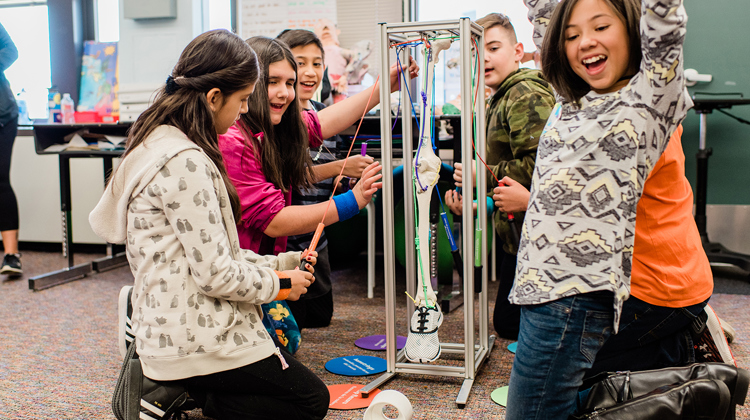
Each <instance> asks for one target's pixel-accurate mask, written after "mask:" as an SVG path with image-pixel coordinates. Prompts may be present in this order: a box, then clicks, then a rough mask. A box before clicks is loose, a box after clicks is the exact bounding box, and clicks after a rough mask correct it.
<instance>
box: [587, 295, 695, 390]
mask: <svg viewBox="0 0 750 420" xmlns="http://www.w3.org/2000/svg"><path fill="white" fill-rule="evenodd" d="M705 306H706V302H701V303H698V304H696V305H692V306H687V307H684V308H667V307H664V306H656V305H652V304H650V303H646V302H644V301H642V300H640V299H638V298H636V297H633V296H630V298H628V300H626V301H625V304H624V305H623V307H622V316H621V317H620V330H619V331H618V333H617V334H616V335H613V336H612V337H610V338H609V340H607V342H606V343H605V344H604V346H603V347H602V349H601V350H600V351H599V353H598V354H597V355H596V361H595V362H594V365H593V366H592V367H591V370H589V372H587V373H586V377H587V378H588V377H591V376H594V375H596V374H597V373H600V372H608V371H620V370H633V371H636V370H651V369H661V368H665V367H672V366H685V365H688V364H691V363H694V362H695V350H694V349H693V339H692V335H691V333H690V325H691V324H692V323H693V320H695V318H696V317H697V316H698V315H699V314H700V313H701V312H702V311H703V308H704V307H705Z"/></svg>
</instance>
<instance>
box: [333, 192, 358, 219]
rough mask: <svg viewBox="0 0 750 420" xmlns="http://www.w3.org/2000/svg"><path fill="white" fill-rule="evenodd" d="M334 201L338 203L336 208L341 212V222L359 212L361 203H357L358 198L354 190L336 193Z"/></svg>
mask: <svg viewBox="0 0 750 420" xmlns="http://www.w3.org/2000/svg"><path fill="white" fill-rule="evenodd" d="M333 202H334V203H336V210H337V211H338V213H339V222H341V221H344V220H347V219H351V218H352V217H354V216H356V215H357V214H359V205H358V204H357V198H356V197H354V191H349V192H347V193H346V194H339V195H334V196H333Z"/></svg>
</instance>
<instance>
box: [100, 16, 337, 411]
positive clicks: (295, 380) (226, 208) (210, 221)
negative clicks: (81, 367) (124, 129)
mask: <svg viewBox="0 0 750 420" xmlns="http://www.w3.org/2000/svg"><path fill="white" fill-rule="evenodd" d="M258 75H259V66H258V60H257V57H256V55H255V53H254V52H253V50H252V48H250V47H249V46H248V45H247V44H246V43H245V42H244V41H243V40H242V39H240V38H239V37H237V36H236V35H234V34H232V33H230V32H228V31H225V30H217V31H210V32H206V33H204V34H202V35H200V36H198V37H197V38H195V39H194V40H193V41H191V42H190V44H188V46H187V47H186V48H185V50H184V51H183V52H182V55H181V56H180V59H179V61H178V62H177V65H176V66H175V68H174V69H173V71H172V75H171V76H169V78H168V79H167V83H166V86H165V87H164V88H162V90H161V91H160V92H159V94H158V96H157V99H156V101H155V102H154V104H153V105H152V106H151V107H150V108H149V109H148V110H146V111H145V112H144V113H143V114H142V115H141V116H140V117H139V118H138V120H137V121H136V123H135V124H134V125H133V127H132V128H131V130H130V135H129V138H128V142H127V149H126V152H125V154H124V159H123V161H122V163H121V164H120V166H119V167H118V168H117V171H116V172H115V173H114V175H113V176H112V179H111V180H110V182H109V184H108V185H107V189H106V191H105V192H104V195H103V196H102V199H101V201H100V202H99V204H98V205H97V206H96V208H95V209H94V211H93V212H92V213H91V215H90V216H89V221H90V223H91V225H92V227H93V229H94V231H95V232H96V233H97V234H98V235H99V236H101V237H102V238H104V239H106V240H107V241H108V242H111V243H119V242H126V245H127V255H128V261H129V263H130V268H131V271H132V272H133V276H134V277H135V284H134V287H133V292H132V300H131V303H132V307H133V312H132V317H131V319H132V323H133V326H132V329H133V331H134V334H135V341H134V345H135V346H136V352H137V353H138V356H139V359H140V362H141V365H142V369H143V374H144V376H146V377H148V378H150V379H152V380H155V381H176V383H180V384H181V385H183V386H185V387H186V388H187V390H188V392H189V393H190V395H191V396H192V397H193V398H194V399H195V400H196V402H197V403H198V404H199V405H200V406H202V407H203V410H204V414H206V415H208V416H212V417H219V418H226V419H240V418H242V419H255V418H276V417H278V418H285V419H286V418H289V419H320V418H323V417H324V416H325V414H326V412H327V409H328V403H329V394H328V390H327V388H326V386H325V384H323V382H322V381H321V380H320V379H319V378H318V377H317V376H316V375H315V374H314V373H312V372H311V371H310V370H309V369H307V368H306V367H305V366H304V365H302V364H301V363H299V362H297V361H296V360H294V358H293V357H292V356H290V355H289V354H288V353H285V352H284V351H283V350H280V349H279V348H277V347H276V346H275V345H274V343H273V341H272V339H271V337H270V336H269V334H268V333H267V332H266V330H265V328H264V327H263V324H262V323H261V317H262V313H261V308H260V305H261V304H263V303H267V302H271V301H273V300H276V299H297V298H299V296H300V295H301V294H304V293H305V292H306V290H307V289H306V288H307V287H308V286H309V285H310V284H311V282H312V281H313V280H314V278H313V277H312V274H311V273H309V272H303V271H300V270H294V268H295V267H296V266H298V265H299V264H300V258H301V256H300V253H299V252H290V253H284V254H280V255H278V256H262V255H258V254H256V253H254V252H251V251H247V250H244V249H241V248H240V245H239V238H238V235H237V229H236V226H235V220H237V219H236V218H237V217H238V214H239V199H238V196H237V191H236V189H235V188H234V186H233V185H232V183H231V182H229V178H228V177H227V174H226V168H225V166H224V163H223V160H222V157H221V153H220V151H219V147H218V135H220V134H223V133H225V132H226V131H227V130H228V129H229V127H230V126H231V125H232V124H234V123H235V121H237V120H238V119H239V117H240V115H242V114H243V113H245V112H247V109H248V97H249V96H250V95H251V94H252V92H253V90H254V88H255V84H256V81H257V80H258ZM316 256H317V254H315V253H314V252H313V253H311V254H310V255H309V256H308V257H307V261H309V264H307V268H308V270H309V271H310V272H312V266H311V264H314V263H315V257H316ZM170 383H175V382H170Z"/></svg>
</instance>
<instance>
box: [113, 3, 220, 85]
mask: <svg viewBox="0 0 750 420" xmlns="http://www.w3.org/2000/svg"><path fill="white" fill-rule="evenodd" d="M124 1H127V0H120V43H119V54H120V57H119V66H120V91H121V92H130V91H138V90H143V89H145V88H149V89H150V88H152V87H154V88H158V87H159V86H161V85H162V84H164V81H165V80H166V79H167V76H169V74H170V73H171V72H172V68H173V67H174V65H175V63H177V59H178V58H179V57H180V53H181V52H182V50H183V49H184V48H185V46H186V45H187V44H188V43H189V42H190V41H191V40H192V39H193V38H195V37H196V36H198V35H200V34H201V33H203V32H205V29H204V28H207V27H208V19H206V22H205V23H204V19H203V13H202V10H203V7H204V1H208V0H177V18H176V19H145V20H144V19H139V20H133V19H126V18H124V17H123V16H124V3H123V2H124Z"/></svg>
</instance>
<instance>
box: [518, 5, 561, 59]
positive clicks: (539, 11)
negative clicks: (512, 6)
mask: <svg viewBox="0 0 750 420" xmlns="http://www.w3.org/2000/svg"><path fill="white" fill-rule="evenodd" d="M523 2H524V4H526V7H528V9H529V15H528V16H529V22H531V24H532V25H534V35H533V38H534V44H535V45H536V49H537V50H539V51H541V50H542V40H543V39H544V34H546V33H547V25H548V24H549V20H550V18H551V17H552V12H554V11H555V8H556V7H557V3H558V1H557V0H524V1H523Z"/></svg>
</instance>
